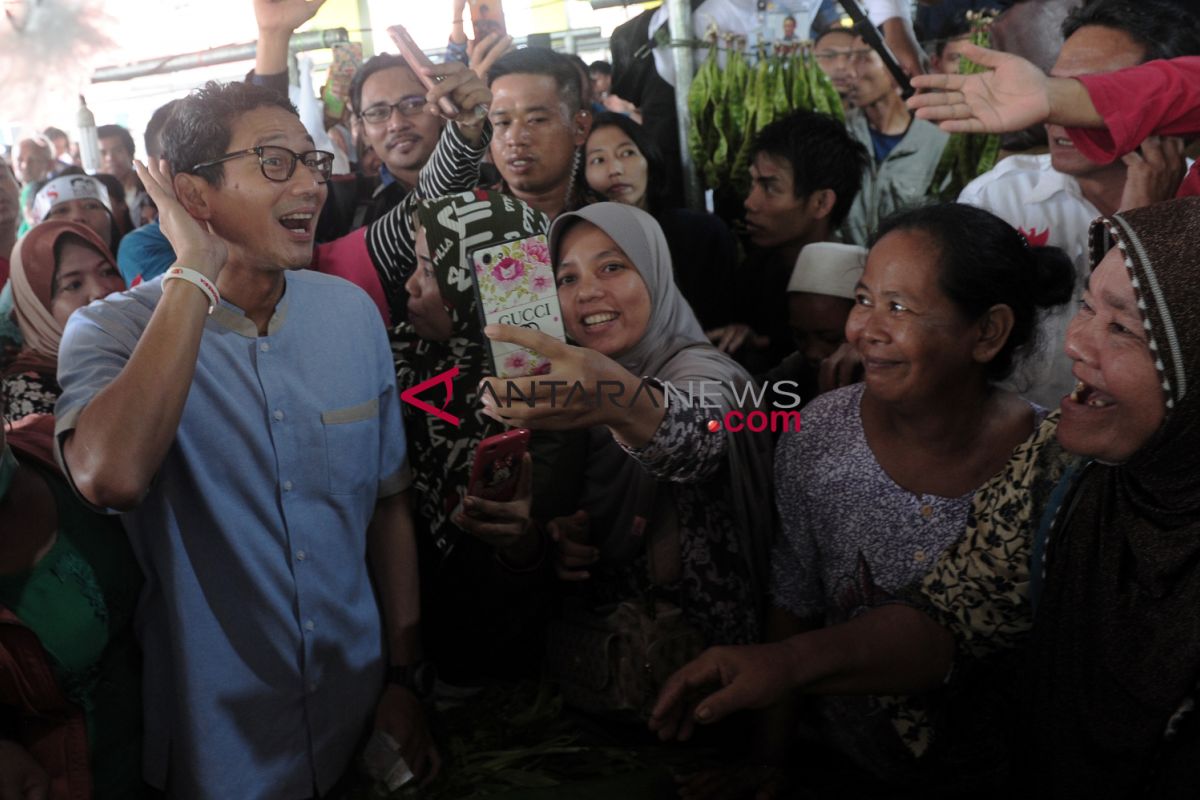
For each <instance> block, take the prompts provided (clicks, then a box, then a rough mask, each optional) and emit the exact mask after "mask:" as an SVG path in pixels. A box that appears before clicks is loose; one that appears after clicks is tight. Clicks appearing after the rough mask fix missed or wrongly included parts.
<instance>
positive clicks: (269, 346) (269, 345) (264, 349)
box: [258, 342, 271, 353]
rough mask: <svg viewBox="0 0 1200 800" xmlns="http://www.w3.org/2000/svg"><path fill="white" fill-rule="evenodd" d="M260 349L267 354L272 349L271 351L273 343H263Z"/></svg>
mask: <svg viewBox="0 0 1200 800" xmlns="http://www.w3.org/2000/svg"><path fill="white" fill-rule="evenodd" d="M258 349H259V350H261V351H263V352H264V353H265V352H267V351H268V350H270V349H271V343H270V342H263V343H261V344H260V345H259V346H258Z"/></svg>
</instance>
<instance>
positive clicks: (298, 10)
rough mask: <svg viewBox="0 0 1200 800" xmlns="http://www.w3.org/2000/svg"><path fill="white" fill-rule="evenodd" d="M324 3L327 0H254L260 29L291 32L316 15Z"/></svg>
mask: <svg viewBox="0 0 1200 800" xmlns="http://www.w3.org/2000/svg"><path fill="white" fill-rule="evenodd" d="M324 4H325V0H254V19H255V20H257V22H258V28H259V30H267V31H287V32H288V33H289V34H290V33H291V32H292V31H294V30H296V29H297V28H299V27H300V26H301V25H303V24H304V23H306V22H308V21H309V20H310V19H312V18H313V17H314V16H316V14H317V12H318V11H319V10H320V9H321V6H322V5H324Z"/></svg>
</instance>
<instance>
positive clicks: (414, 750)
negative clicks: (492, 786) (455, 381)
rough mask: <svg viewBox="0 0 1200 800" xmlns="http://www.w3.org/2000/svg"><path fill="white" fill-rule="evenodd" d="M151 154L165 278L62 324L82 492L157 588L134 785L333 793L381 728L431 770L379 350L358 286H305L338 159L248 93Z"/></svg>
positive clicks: (413, 595)
mask: <svg viewBox="0 0 1200 800" xmlns="http://www.w3.org/2000/svg"><path fill="white" fill-rule="evenodd" d="M163 142H164V151H165V155H166V158H167V159H168V160H169V161H170V162H171V163H170V166H171V172H172V173H173V174H174V177H173V178H172V177H171V175H170V174H168V173H167V172H165V171H164V170H163V169H162V168H161V167H160V165H155V164H151V165H150V167H149V168H144V167H141V166H140V165H139V168H138V172H139V176H140V177H141V178H142V180H143V182H144V183H145V184H146V186H147V188H148V190H149V191H150V193H151V195H152V197H153V198H154V200H155V202H156V203H157V205H158V208H159V214H160V220H161V222H162V229H163V232H164V233H165V234H166V236H167V237H168V239H169V240H170V242H171V244H172V246H173V247H174V249H175V252H176V253H177V254H178V260H177V261H176V263H175V265H174V266H173V267H172V268H171V269H170V270H168V272H167V276H166V277H165V278H164V279H158V280H154V281H151V282H149V283H147V284H144V285H142V286H139V287H136V288H135V289H133V290H132V291H130V292H127V293H125V294H122V295H120V296H117V297H114V298H112V299H111V301H107V302H104V303H96V304H93V305H92V306H90V307H88V308H86V309H83V310H81V311H80V312H79V313H78V314H76V315H75V316H74V317H73V318H72V319H71V320H70V322H69V323H68V327H67V330H66V332H65V334H64V337H63V344H62V349H61V352H60V358H59V364H60V380H61V382H62V386H63V394H62V397H61V400H60V404H59V406H58V409H57V417H58V419H57V423H58V424H57V434H58V442H59V445H60V456H61V458H62V461H63V463H64V466H65V467H66V469H67V470H68V472H69V474H70V477H71V479H72V482H73V483H74V485H75V487H76V489H77V490H78V491H79V492H80V494H81V495H82V496H83V497H84V498H86V499H87V500H88V501H90V502H91V503H93V504H95V505H97V506H99V507H103V508H111V509H118V510H121V511H123V512H124V513H123V521H124V522H125V525H126V527H127V530H128V531H129V535H130V538H131V540H132V542H133V546H134V549H135V552H136V553H137V556H138V559H139V562H140V563H141V566H142V569H143V571H144V572H145V574H146V585H145V589H144V592H143V596H142V602H141V606H140V610H139V620H138V628H139V634H140V637H141V640H142V643H143V648H144V650H145V654H146V669H145V690H144V694H145V709H146V746H145V768H144V770H145V777H146V780H147V781H148V782H149V783H150V784H151V785H152V786H154V787H157V788H160V789H163V790H164V791H165V792H166V793H167V794H168V796H170V797H172V798H176V797H184V798H190V797H196V798H222V800H224V798H231V797H237V798H258V797H264V798H266V797H270V798H307V797H313V796H321V795H324V794H326V793H327V792H329V790H330V789H331V787H333V786H334V784H335V783H336V782H337V780H338V779H339V777H340V776H341V775H342V773H343V772H344V771H345V770H346V768H347V766H348V765H349V764H350V762H351V760H352V758H353V755H354V753H355V752H356V749H357V748H358V747H359V745H360V744H361V741H362V738H363V737H364V735H365V734H367V733H368V732H369V730H370V728H371V727H372V725H374V727H376V728H382V729H384V730H385V731H387V732H388V733H389V734H390V735H391V736H392V737H393V738H394V739H395V740H396V741H397V742H398V743H399V745H400V749H401V753H402V754H403V755H404V757H405V758H406V760H407V761H408V763H409V764H410V765H411V766H412V768H413V769H414V771H415V772H417V774H418V775H429V774H432V773H434V772H436V770H437V765H438V756H437V753H436V750H435V749H434V747H433V744H432V740H431V738H430V735H429V732H428V728H427V726H426V724H425V719H424V715H423V711H422V708H421V704H420V701H419V700H418V698H417V697H416V694H415V693H414V691H415V690H416V689H417V687H416V685H415V681H414V678H413V675H414V670H415V667H416V665H417V664H418V661H419V656H418V629H417V628H418V619H419V610H418V585H417V565H416V545H415V542H414V539H413V530H412V521H411V517H410V514H409V500H408V492H407V488H408V483H409V477H408V465H407V459H406V454H405V441H404V432H403V429H402V427H401V421H400V414H399V408H398V403H399V399H398V397H397V394H396V388H395V379H394V369H393V366H392V359H391V354H390V349H389V347H388V343H387V337H386V333H385V331H384V328H383V325H382V323H381V322H380V319H379V314H378V312H377V311H376V310H375V306H374V304H373V303H372V301H371V300H370V299H369V298H368V296H367V295H366V294H365V293H364V292H363V291H362V290H360V289H358V288H357V287H355V286H354V285H352V284H350V283H348V282H346V281H343V280H341V279H339V278H334V277H329V276H325V275H320V274H317V273H312V272H307V271H294V270H295V269H296V268H298V267H302V266H304V265H306V264H308V263H309V262H310V261H311V259H312V248H313V234H314V229H315V226H316V221H317V216H318V214H319V212H320V209H321V205H322V204H323V203H324V201H325V197H326V186H325V182H326V181H327V180H328V178H329V169H330V166H331V162H332V156H331V155H330V154H328V153H322V152H319V151H315V150H313V149H312V147H313V146H312V140H311V139H310V138H309V136H308V134H307V133H306V132H305V130H304V127H303V126H302V125H301V124H300V121H299V119H298V117H297V116H296V112H295V110H294V109H293V108H292V107H291V105H290V104H289V103H288V102H287V100H286V99H283V98H281V97H279V96H278V95H276V94H275V93H274V92H271V91H270V90H267V89H263V88H261V87H257V86H252V85H249V84H228V85H219V84H209V85H208V86H206V87H204V88H203V89H201V90H199V91H198V92H196V93H194V94H193V95H191V96H190V97H188V98H186V99H185V100H183V101H181V102H180V104H179V106H178V107H177V108H176V110H175V113H174V115H173V117H172V120H171V122H170V123H169V124H168V126H167V128H166V130H164V132H163ZM176 196H178V200H176ZM180 267H182V268H184V269H183V270H182V271H180V270H178V269H177V268H180ZM176 273H178V277H177V275H176ZM214 286H215V289H216V290H218V291H219V294H220V297H219V298H217V297H215V293H214V292H213V291H212V288H213V287H214ZM214 300H215V301H216V302H214ZM372 578H373V579H374V580H373V584H372ZM377 601H378V602H377ZM381 609H382V625H381V614H380V610H381ZM389 666H390V669H388V670H387V675H388V680H387V682H386V684H385V668H387V667H389Z"/></svg>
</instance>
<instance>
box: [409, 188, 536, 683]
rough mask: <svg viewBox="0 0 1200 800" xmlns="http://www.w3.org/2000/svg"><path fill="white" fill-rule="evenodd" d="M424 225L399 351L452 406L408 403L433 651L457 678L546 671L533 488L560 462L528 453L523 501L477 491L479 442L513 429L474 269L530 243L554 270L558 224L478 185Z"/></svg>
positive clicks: (434, 399)
mask: <svg viewBox="0 0 1200 800" xmlns="http://www.w3.org/2000/svg"><path fill="white" fill-rule="evenodd" d="M415 227H416V229H417V239H416V254H417V269H416V271H415V272H414V273H413V274H412V276H410V277H409V279H408V282H407V283H406V285H405V288H406V290H407V292H408V296H409V299H408V320H407V321H406V322H404V323H401V324H400V325H399V326H397V327H396V329H395V330H394V331H393V333H392V351H393V355H394V356H395V361H396V370H397V384H398V387H399V389H400V391H401V392H404V391H406V390H409V389H412V388H413V387H416V386H418V385H419V384H422V383H425V382H427V381H430V380H431V379H435V380H434V383H436V384H437V387H438V388H434V386H433V385H432V384H431V385H430V388H429V389H427V390H423V391H421V392H420V399H422V400H425V401H428V404H429V405H430V406H432V407H434V408H437V409H439V410H440V411H441V412H442V413H440V414H432V413H429V412H428V411H427V410H423V409H420V408H418V407H416V406H414V405H412V404H411V403H405V404H404V415H405V419H404V422H405V431H406V434H407V436H408V443H409V447H408V452H409V458H410V459H411V462H412V470H413V489H414V490H415V505H416V507H415V509H414V515H413V516H414V521H415V522H416V524H417V526H418V542H419V547H420V555H421V590H422V595H423V597H422V629H423V631H424V635H425V639H426V642H425V644H426V650H427V654H428V655H429V657H430V658H431V659H432V660H433V661H434V662H435V663H436V664H437V666H438V670H439V672H440V673H441V675H442V676H443V677H444V678H446V679H448V680H449V681H450V682H459V683H475V682H477V681H479V680H481V679H485V678H491V677H517V676H519V675H524V674H529V673H531V672H532V671H533V670H534V669H536V665H537V662H538V660H539V659H540V657H541V651H542V646H541V644H540V640H539V638H538V637H540V628H541V626H539V625H538V624H537V623H536V620H537V619H538V618H539V617H546V616H547V615H548V614H549V610H548V607H549V599H548V597H547V593H546V592H545V591H543V588H544V587H545V586H547V585H551V586H552V585H553V582H552V575H549V573H548V572H547V571H546V570H544V569H542V567H543V566H544V565H545V564H546V558H545V555H546V543H545V541H544V539H543V537H542V536H541V534H540V532H539V530H538V528H537V527H536V526H535V525H533V524H532V520H531V504H532V500H533V498H532V494H533V492H532V486H533V485H535V484H536V485H537V486H539V487H542V486H543V485H545V483H544V481H543V480H541V476H542V475H544V473H545V471H547V470H550V469H552V468H553V466H554V465H553V463H548V462H547V460H546V459H539V460H538V461H537V462H534V461H533V460H531V459H528V458H527V459H526V462H525V463H524V464H523V466H522V480H521V484H520V487H519V490H518V496H517V497H516V498H515V499H514V500H513V501H512V502H509V503H491V502H489V501H486V500H483V499H481V498H467V497H466V490H467V484H468V482H469V480H470V474H471V466H472V460H473V458H474V455H475V450H476V447H477V446H478V445H479V443H480V442H481V441H482V440H483V439H484V438H486V437H488V436H491V435H494V434H498V433H501V432H502V431H504V430H505V427H504V426H503V425H501V424H499V423H497V422H495V421H494V420H491V419H489V418H487V417H486V416H484V415H483V413H482V409H483V406H482V405H481V404H480V403H479V388H478V387H479V382H480V381H481V380H482V379H483V378H484V377H486V376H487V375H489V374H491V365H490V357H489V354H488V351H487V349H486V345H485V344H484V341H485V340H484V336H483V333H482V331H481V321H480V314H479V308H478V303H477V300H476V296H475V292H474V290H473V287H472V280H471V275H470V272H468V271H467V270H468V267H466V265H467V264H469V263H470V260H471V253H472V252H473V251H475V250H477V249H479V248H486V247H489V246H494V245H499V244H504V243H510V242H518V241H522V240H525V241H529V242H531V243H533V244H532V250H533V252H534V253H535V254H536V253H539V252H541V253H543V260H544V261H545V264H546V270H547V273H549V262H548V260H547V259H548V256H547V255H545V235H546V232H547V229H548V227H549V220H548V219H547V218H546V216H545V215H544V214H542V213H541V212H540V211H537V210H535V209H532V208H530V207H529V206H527V205H525V204H524V203H522V202H521V201H520V200H517V199H516V198H513V197H509V196H507V195H502V194H498V193H494V192H486V191H483V190H477V191H474V192H465V193H463V194H458V195H453V196H451V197H443V198H440V199H437V200H429V201H425V202H423V203H421V204H420V206H419V207H418V208H417V211H416V226H415ZM451 371H454V373H453V374H452V375H451V374H449V373H450V372H451ZM439 376H444V377H443V378H442V380H441V381H437V380H436V379H437V378H438V377H439ZM443 399H444V401H445V402H442V401H443ZM535 449H537V448H536V447H535ZM534 463H536V464H537V469H538V471H539V477H538V479H535V478H534V475H533V464H534ZM546 491H547V492H552V491H555V489H553V488H547V489H546Z"/></svg>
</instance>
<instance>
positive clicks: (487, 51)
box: [467, 32, 515, 82]
mask: <svg viewBox="0 0 1200 800" xmlns="http://www.w3.org/2000/svg"><path fill="white" fill-rule="evenodd" d="M513 49H515V48H514V47H513V38H512V37H511V36H501V35H500V34H499V32H493V33H489V34H488V35H487V36H484V37H483V38H482V39H475V40H473V41H471V42H468V43H467V58H468V59H470V62H471V71H472V72H474V73H475V74H476V75H478V76H479V79H480V80H482V81H484V82H486V81H487V76H488V70H490V69H491V68H492V65H493V64H495V63H496V62H497V61H498V60H499V59H500V56H502V55H504V54H505V53H508V52H510V51H512V50H513Z"/></svg>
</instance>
